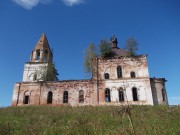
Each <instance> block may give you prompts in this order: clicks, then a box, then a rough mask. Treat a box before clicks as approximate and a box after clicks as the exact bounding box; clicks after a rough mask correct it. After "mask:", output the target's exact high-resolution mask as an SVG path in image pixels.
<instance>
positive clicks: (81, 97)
mask: <svg viewBox="0 0 180 135" xmlns="http://www.w3.org/2000/svg"><path fill="white" fill-rule="evenodd" d="M79 103H84V91H83V90H80V91H79Z"/></svg>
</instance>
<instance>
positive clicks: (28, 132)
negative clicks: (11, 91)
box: [0, 106, 180, 135]
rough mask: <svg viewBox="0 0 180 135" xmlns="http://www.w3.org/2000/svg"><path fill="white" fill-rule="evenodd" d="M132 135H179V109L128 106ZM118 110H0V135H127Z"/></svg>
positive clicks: (128, 129) (127, 128)
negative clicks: (134, 134)
mask: <svg viewBox="0 0 180 135" xmlns="http://www.w3.org/2000/svg"><path fill="white" fill-rule="evenodd" d="M130 110H131V111H130V112H131V117H132V122H133V125H134V130H135V133H136V135H180V106H174V107H168V106H130ZM123 114H124V113H123V112H122V107H117V106H100V107H92V106H85V107H63V106H62V107H53V106H27V107H7V108H0V135H4V134H5V135H6V134H7V135H8V134H10V135H11V134H12V135H121V134H122V135H130V134H133V132H132V131H133V130H132V126H131V125H130V122H129V119H128V115H125V116H124V117H123Z"/></svg>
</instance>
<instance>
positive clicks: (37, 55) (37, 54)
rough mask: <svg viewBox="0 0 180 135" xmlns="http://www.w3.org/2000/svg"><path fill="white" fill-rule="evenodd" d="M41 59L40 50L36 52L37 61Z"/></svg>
mask: <svg viewBox="0 0 180 135" xmlns="http://www.w3.org/2000/svg"><path fill="white" fill-rule="evenodd" d="M39 59H40V49H38V50H36V60H39Z"/></svg>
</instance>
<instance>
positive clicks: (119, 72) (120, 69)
mask: <svg viewBox="0 0 180 135" xmlns="http://www.w3.org/2000/svg"><path fill="white" fill-rule="evenodd" d="M117 77H118V78H122V68H121V66H118V67H117Z"/></svg>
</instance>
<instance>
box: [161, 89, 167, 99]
mask: <svg viewBox="0 0 180 135" xmlns="http://www.w3.org/2000/svg"><path fill="white" fill-rule="evenodd" d="M165 97H166V94H165V91H164V89H162V99H163V101H165Z"/></svg>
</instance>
